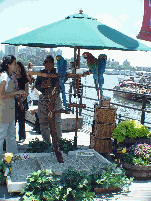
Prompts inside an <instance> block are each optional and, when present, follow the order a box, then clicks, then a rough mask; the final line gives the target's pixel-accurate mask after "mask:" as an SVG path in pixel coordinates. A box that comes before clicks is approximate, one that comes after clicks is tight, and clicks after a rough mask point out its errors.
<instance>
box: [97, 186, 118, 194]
mask: <svg viewBox="0 0 151 201" xmlns="http://www.w3.org/2000/svg"><path fill="white" fill-rule="evenodd" d="M117 191H121V189H120V188H119V187H116V188H113V187H110V188H94V192H95V193H110V192H117Z"/></svg>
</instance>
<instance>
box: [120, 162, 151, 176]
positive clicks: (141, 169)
mask: <svg viewBox="0 0 151 201" xmlns="http://www.w3.org/2000/svg"><path fill="white" fill-rule="evenodd" d="M122 166H123V168H124V169H125V173H126V175H127V176H129V177H134V178H135V179H137V180H148V179H151V165H148V166H143V165H132V164H129V163H124V162H123V163H122Z"/></svg>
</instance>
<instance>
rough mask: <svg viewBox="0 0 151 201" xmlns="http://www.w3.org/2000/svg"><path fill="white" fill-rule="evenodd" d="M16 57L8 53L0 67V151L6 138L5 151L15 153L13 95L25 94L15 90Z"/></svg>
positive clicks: (0, 151)
mask: <svg viewBox="0 0 151 201" xmlns="http://www.w3.org/2000/svg"><path fill="white" fill-rule="evenodd" d="M15 68H16V58H15V57H14V56H13V55H8V56H5V57H4V58H3V62H2V64H1V69H0V72H1V74H0V153H2V152H3V141H4V139H6V151H7V152H12V153H14V154H15V153H17V152H18V150H17V144H16V131H15V97H16V96H17V95H26V92H25V91H23V90H17V82H16V78H15V73H14V72H15Z"/></svg>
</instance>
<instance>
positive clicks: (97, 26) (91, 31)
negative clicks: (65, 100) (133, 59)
mask: <svg viewBox="0 0 151 201" xmlns="http://www.w3.org/2000/svg"><path fill="white" fill-rule="evenodd" d="M2 44H9V45H24V46H30V47H41V48H53V47H73V48H74V55H76V50H77V49H78V67H79V68H80V49H91V50H103V49H111V50H130V51H132V50H142V51H151V48H150V47H148V46H146V45H144V44H142V43H140V42H139V41H137V40H135V39H133V38H131V37H129V36H126V35H125V34H123V33H121V32H119V31H117V30H115V29H113V28H111V27H109V26H107V25H105V24H102V23H101V22H99V21H97V19H95V18H93V17H90V16H88V15H85V14H83V11H82V10H80V11H79V13H77V14H73V15H70V16H67V17H66V18H65V19H63V20H60V21H58V22H55V23H53V24H50V25H47V26H43V27H40V28H38V29H35V30H33V31H30V32H28V33H25V34H22V35H20V36H17V37H15V38H12V39H9V40H6V41H4V42H2ZM74 57H76V56H74ZM74 60H76V58H74ZM78 90H79V85H78V87H77V97H78ZM77 120H78V108H77V107H76V129H75V139H76V137H77ZM76 144H77V142H76Z"/></svg>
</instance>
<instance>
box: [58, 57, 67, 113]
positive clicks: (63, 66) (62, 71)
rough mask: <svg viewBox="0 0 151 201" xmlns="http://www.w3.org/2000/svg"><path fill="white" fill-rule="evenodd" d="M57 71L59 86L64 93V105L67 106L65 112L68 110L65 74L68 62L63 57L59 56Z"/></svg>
mask: <svg viewBox="0 0 151 201" xmlns="http://www.w3.org/2000/svg"><path fill="white" fill-rule="evenodd" d="M56 59H57V69H58V73H59V84H60V88H61V93H62V99H63V104H64V106H65V110H67V103H66V95H65V86H64V84H65V74H66V72H67V61H66V60H65V59H64V58H63V57H62V56H61V55H57V56H56Z"/></svg>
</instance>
